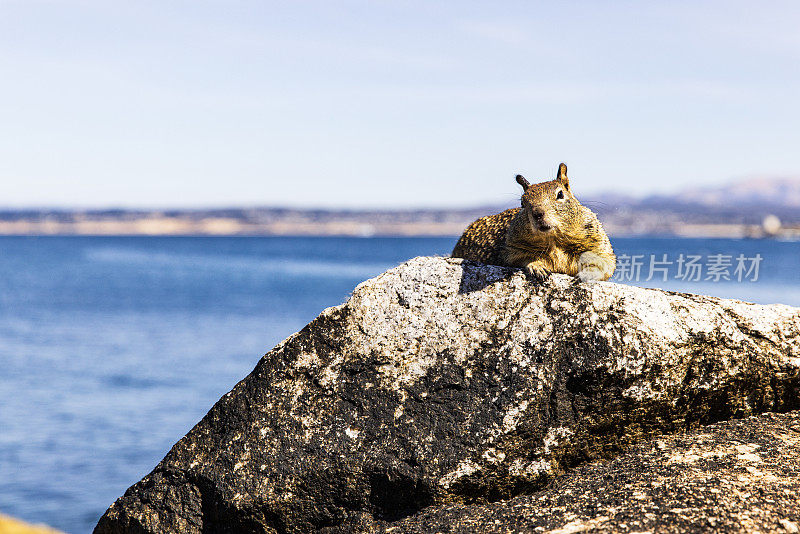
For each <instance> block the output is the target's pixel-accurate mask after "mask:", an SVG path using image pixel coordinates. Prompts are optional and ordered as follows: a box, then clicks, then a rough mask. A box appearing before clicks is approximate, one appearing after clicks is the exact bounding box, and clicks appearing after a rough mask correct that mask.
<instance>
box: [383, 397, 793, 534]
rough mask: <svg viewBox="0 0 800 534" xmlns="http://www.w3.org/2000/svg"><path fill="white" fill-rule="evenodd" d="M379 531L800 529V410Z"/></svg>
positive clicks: (641, 451)
mask: <svg viewBox="0 0 800 534" xmlns="http://www.w3.org/2000/svg"><path fill="white" fill-rule="evenodd" d="M373 530H375V531H379V532H393V533H395V534H400V533H407V534H411V533H432V532H452V533H464V534H466V533H472V532H498V533H500V532H503V533H506V532H507V533H511V532H542V533H544V532H549V533H552V534H568V533H575V532H587V531H591V532H593V533H604V532H630V533H633V532H653V533H655V532H665V533H666V532H776V533H784V534H787V533H790V532H800V412H797V411H795V412H790V413H788V414H774V413H768V414H762V415H755V416H751V417H748V418H746V419H742V420H734V421H727V422H724V423H718V424H715V425H709V426H705V427H702V428H699V429H695V430H693V431H691V432H688V433H685V434H684V433H681V434H678V435H672V436H661V437H659V438H654V439H652V440H649V441H647V442H645V443H644V444H642V445H637V446H634V447H632V449H631V450H628V451H626V452H625V453H623V454H622V455H620V456H618V457H617V458H615V459H614V460H612V461H601V462H595V463H592V464H589V465H585V466H580V467H577V468H576V469H574V470H572V471H570V472H569V473H567V474H566V475H563V476H561V477H559V478H557V479H556V480H554V481H553V483H552V484H551V485H549V486H548V487H547V488H545V489H544V490H542V491H539V492H535V493H533V494H528V495H519V496H517V497H514V498H512V499H509V500H507V501H501V502H496V503H489V504H477V505H463V504H454V505H445V506H431V507H429V508H426V509H425V510H424V511H422V512H420V513H418V514H416V515H414V516H411V517H409V518H406V519H403V520H401V521H398V522H395V523H391V524H383V525H378V524H376V525H373Z"/></svg>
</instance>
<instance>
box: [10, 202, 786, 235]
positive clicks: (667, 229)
mask: <svg viewBox="0 0 800 534" xmlns="http://www.w3.org/2000/svg"><path fill="white" fill-rule="evenodd" d="M507 208H508V206H480V207H474V208H464V209H416V210H395V211H376V210H322V209H294V208H219V209H206V210H199V209H198V210H119V209H108V210H84V211H81V210H66V209H50V210H48V209H38V210H34V209H28V210H0V235H5V236H12V235H19V236H47V235H56V236H68V235H85V236H88V235H94V236H126V235H129V236H169V235H174V236H192V235H194V236H349V237H371V236H375V237H389V236H396V237H426V236H427V237H458V236H459V235H461V233H462V232H463V231H464V229H465V228H466V227H467V226H468V225H469V224H470V223H471V222H472V221H474V220H476V219H478V218H480V217H482V216H484V215H488V214H492V213H498V212H500V211H503V210H504V209H507ZM597 213H598V216H599V218H600V220H601V222H602V223H603V226H604V227H605V229H606V232H607V233H608V234H609V235H610V236H612V237H626V236H630V237H634V236H674V237H700V238H702V237H705V238H714V237H726V238H763V237H779V238H785V239H791V240H795V239H800V210H797V209H794V208H792V207H786V206H784V207H780V206H776V205H775V204H768V205H750V206H740V207H736V208H731V207H729V206H728V207H725V206H716V207H709V206H703V205H697V204H687V203H675V202H670V203H653V202H652V201H650V202H649V203H647V204H643V203H640V204H632V203H630V202H627V201H625V202H619V201H617V202H611V201H609V202H608V203H605V204H604V205H603V207H602V208H600V209H597ZM768 219H772V220H771V221H770V222H771V224H770V225H768V224H766V221H767V220H768Z"/></svg>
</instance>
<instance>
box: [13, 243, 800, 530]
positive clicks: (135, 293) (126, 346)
mask: <svg viewBox="0 0 800 534" xmlns="http://www.w3.org/2000/svg"><path fill="white" fill-rule="evenodd" d="M612 242H613V244H614V248H615V250H616V252H617V255H618V256H619V258H618V274H620V276H619V277H618V280H619V281H620V282H621V283H627V284H634V285H641V286H650V287H661V288H664V289H669V290H674V291H683V292H690V293H702V294H710V295H716V296H720V297H727V298H736V299H743V300H747V301H751V302H757V303H764V304H767V303H775V302H780V303H784V304H789V305H793V306H800V243H797V242H780V241H771V240H734V239H678V238H646V237H644V238H619V239H612ZM454 243H455V238H453V237H442V238H407V237H398V238H377V237H374V238H345V237H341V238H339V237H0V513H4V514H8V515H12V516H16V517H18V518H21V519H23V520H25V521H28V522H33V523H45V524H48V525H50V526H53V527H55V528H58V529H60V530H63V531H65V532H69V533H85V532H90V531H91V530H92V528H93V527H94V525H95V523H96V522H97V520H98V519H99V517H100V516H101V515H102V514H103V512H104V511H105V509H106V508H107V507H108V506H109V505H110V504H111V503H112V502H113V501H114V500H115V499H116V498H117V497H119V496H121V495H122V494H123V493H124V492H125V490H126V489H127V488H128V487H129V486H130V485H132V484H133V483H135V482H136V481H138V480H139V479H140V478H142V477H143V476H144V475H146V474H147V473H148V472H150V471H151V470H152V468H153V467H154V466H155V465H156V464H157V463H158V461H160V460H161V459H162V458H163V457H164V455H165V454H166V453H167V451H168V450H169V449H170V447H171V446H172V445H173V444H174V443H175V442H176V441H177V440H178V439H180V438H181V437H182V436H183V435H184V434H185V433H186V432H187V431H188V430H189V429H190V428H191V427H192V426H193V425H194V424H195V423H196V422H197V421H198V420H199V419H200V418H201V417H202V416H203V415H204V414H205V413H206V412H207V411H208V410H209V408H211V406H212V405H213V404H214V403H215V402H216V401H217V399H219V398H220V397H221V396H222V395H223V394H224V393H226V392H227V391H229V390H230V389H231V388H232V387H233V386H234V385H235V384H236V383H237V382H238V381H239V380H241V379H242V378H244V377H245V376H246V375H247V374H248V373H249V372H250V371H251V370H252V369H253V367H254V366H255V365H256V363H257V362H258V360H259V359H260V357H261V356H262V355H263V354H264V353H265V352H267V351H268V350H269V349H270V348H272V347H273V346H274V345H275V344H277V343H278V342H279V341H281V340H282V339H284V338H286V337H287V336H289V335H290V334H292V333H293V332H296V331H297V330H299V329H300V328H302V327H303V326H304V325H305V324H306V323H308V322H309V321H310V320H311V319H313V318H314V317H315V316H317V315H318V314H319V313H320V312H321V311H322V310H323V309H324V308H326V307H328V306H334V305H337V304H340V303H342V302H344V301H345V300H346V299H347V298H348V296H349V295H350V293H351V291H352V290H353V288H354V287H355V286H356V285H357V284H358V283H360V282H362V281H363V280H366V279H368V278H371V277H373V276H375V275H377V274H379V273H381V272H383V271H385V270H386V269H390V268H392V267H394V266H396V265H399V264H400V263H402V262H404V261H406V260H408V259H410V258H413V257H415V256H421V255H447V254H449V252H450V251H451V250H452V247H453V245H454ZM698 266H699V267H698Z"/></svg>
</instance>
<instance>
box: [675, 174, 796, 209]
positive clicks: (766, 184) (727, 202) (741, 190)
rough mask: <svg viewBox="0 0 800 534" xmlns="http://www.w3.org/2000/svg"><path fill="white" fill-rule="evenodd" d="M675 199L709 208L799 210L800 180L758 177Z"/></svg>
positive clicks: (699, 189)
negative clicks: (746, 207)
mask: <svg viewBox="0 0 800 534" xmlns="http://www.w3.org/2000/svg"><path fill="white" fill-rule="evenodd" d="M674 199H675V200H679V201H682V202H686V203H698V204H704V205H707V206H751V205H773V206H778V207H789V208H800V177H793V178H768V177H756V178H749V179H744V180H739V181H737V182H733V183H731V184H728V185H724V186H716V187H696V188H691V189H687V190H685V191H682V192H681V193H679V194H677V195H675V196H674Z"/></svg>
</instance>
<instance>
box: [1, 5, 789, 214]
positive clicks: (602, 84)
mask: <svg viewBox="0 0 800 534" xmlns="http://www.w3.org/2000/svg"><path fill="white" fill-rule="evenodd" d="M799 95H800V2H794V1H785V2H780V1H775V2H731V1H726V2H697V1H685V2H683V1H668V2H667V1H665V2H661V3H655V2H601V1H583V2H541V3H535V2H455V1H453V2H429V1H419V2H416V1H397V2H389V1H369V2H357V1H342V2H333V1H319V2H316V1H308V2H304V1H297V2H256V1H253V2H248V1H231V0H229V1H219V2H208V1H182V2H181V1H164V0H160V1H157V2H156V1H154V2H149V1H135V2H114V1H92V0H83V1H81V0H53V1H49V2H43V1H37V0H18V1H9V0H0V205H1V206H146V207H158V206H177V207H191V206H198V207H199V206H215V205H283V204H286V205H294V206H346V207H368V206H375V207H394V206H457V205H474V204H482V203H487V202H498V201H500V202H502V201H506V200H509V199H513V197H515V196H516V195H517V194H518V186H517V185H516V184H515V183H514V179H513V177H514V175H515V174H516V173H518V172H521V173H523V174H525V175H526V176H527V177H528V178H529V179H530V180H531V181H534V180H537V179H545V178H546V179H549V178H550V177H551V175H552V174H553V172H554V171H555V168H556V165H557V164H558V162H560V161H562V160H563V161H566V162H567V163H568V164H569V166H570V176H571V179H572V184H573V189H574V190H575V192H576V194H577V195H578V197H579V198H580V197H582V196H583V197H588V198H590V197H591V194H592V193H597V192H598V191H601V190H607V189H613V190H626V191H629V192H633V193H637V194H644V193H651V192H663V191H672V190H677V189H680V188H682V187H685V186H687V185H698V184H716V183H722V182H725V181H727V180H730V179H733V178H738V177H743V176H748V175H752V174H776V175H798V174H800V149H799V148H798V147H800V96H799Z"/></svg>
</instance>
